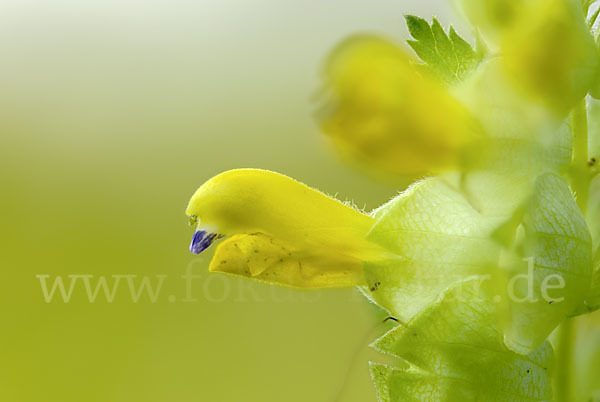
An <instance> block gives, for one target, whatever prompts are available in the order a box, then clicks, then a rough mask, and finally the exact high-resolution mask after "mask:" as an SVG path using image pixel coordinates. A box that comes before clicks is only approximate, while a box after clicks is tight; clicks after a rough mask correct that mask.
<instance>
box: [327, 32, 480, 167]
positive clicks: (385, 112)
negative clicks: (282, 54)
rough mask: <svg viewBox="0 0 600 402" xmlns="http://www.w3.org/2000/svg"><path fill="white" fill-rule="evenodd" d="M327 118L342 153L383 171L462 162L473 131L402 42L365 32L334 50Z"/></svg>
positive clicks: (460, 110) (329, 68) (462, 112)
mask: <svg viewBox="0 0 600 402" xmlns="http://www.w3.org/2000/svg"><path fill="white" fill-rule="evenodd" d="M325 74H326V76H325V79H326V84H327V85H326V93H325V95H324V96H325V99H324V107H323V109H322V110H321V114H320V120H321V123H322V128H323V130H324V132H325V133H326V134H327V135H328V136H329V137H330V138H331V139H332V141H333V143H334V144H335V145H336V146H337V148H338V149H339V150H340V152H341V153H342V154H343V155H344V156H347V157H350V158H351V159H354V160H358V161H359V162H363V163H364V164H365V165H371V166H373V167H374V168H376V169H379V170H380V171H384V172H386V173H392V174H400V175H415V174H423V173H428V172H432V171H433V172H436V171H441V170H444V169H447V168H450V167H454V166H456V165H457V164H458V163H459V162H460V160H461V151H462V149H463V148H464V147H465V145H466V144H467V143H469V142H470V141H471V140H472V138H473V131H474V130H473V128H472V127H471V124H472V122H471V120H470V119H469V117H468V113H467V112H466V109H465V108H464V107H463V106H462V105H461V104H460V103H459V102H458V101H457V100H455V99H454V98H453V97H452V96H451V95H450V94H449V93H448V92H447V91H446V89H445V88H444V87H443V86H442V85H441V84H440V83H438V82H437V81H435V80H434V79H433V78H430V77H429V76H428V75H427V73H426V72H425V71H418V66H416V65H415V64H414V63H413V61H412V60H411V59H410V58H409V57H408V56H407V55H406V54H405V53H404V51H403V50H402V49H400V48H399V47H398V46H396V45H395V44H393V43H391V42H388V41H386V40H383V39H380V38H377V37H371V36H359V37H354V38H351V39H349V40H347V41H345V42H344V43H342V44H341V45H340V46H339V47H338V48H337V49H336V50H334V52H333V53H332V55H331V56H330V57H329V60H328V62H327V65H326V71H325Z"/></svg>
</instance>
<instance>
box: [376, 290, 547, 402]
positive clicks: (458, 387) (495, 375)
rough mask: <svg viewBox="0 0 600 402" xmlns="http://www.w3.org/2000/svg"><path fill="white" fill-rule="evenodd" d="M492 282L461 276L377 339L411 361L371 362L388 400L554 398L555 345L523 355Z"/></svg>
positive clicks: (495, 401)
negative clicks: (509, 340) (505, 328)
mask: <svg viewBox="0 0 600 402" xmlns="http://www.w3.org/2000/svg"><path fill="white" fill-rule="evenodd" d="M488 297H489V294H488V293H487V292H486V289H485V286H484V283H483V281H482V280H481V279H478V278H474V279H470V280H466V281H464V282H461V283H458V284H457V285H456V286H455V287H453V288H452V289H450V290H448V291H447V292H446V293H445V294H444V295H443V296H442V298H441V300H440V301H438V302H437V303H435V304H432V305H431V306H429V307H428V308H427V309H426V310H424V311H423V312H422V313H420V314H419V315H417V316H416V317H415V318H414V319H412V320H411V321H410V322H408V323H407V325H406V326H398V327H396V328H395V329H393V330H391V331H390V332H388V333H387V334H385V335H384V336H383V337H382V338H380V339H379V340H377V341H376V342H375V344H374V347H375V348H376V349H378V350H380V351H382V352H384V353H388V354H391V355H393V356H396V357H398V358H400V359H403V360H405V361H407V362H408V363H409V364H410V367H409V368H408V369H395V368H392V367H389V366H384V365H380V364H372V365H371V374H372V376H373V379H374V382H375V384H376V387H377V390H378V396H379V399H380V401H382V402H395V401H427V402H446V401H482V402H483V401H489V402H504V401H505V402H515V401H523V402H525V401H527V402H529V401H548V400H550V399H551V398H552V366H553V358H552V348H551V347H550V345H549V344H548V343H544V344H543V345H541V346H540V347H539V348H538V349H536V350H535V351H533V352H531V353H529V354H526V355H520V354H518V353H515V352H512V351H510V350H509V349H508V348H506V346H504V344H503V342H502V331H501V329H500V328H499V326H498V323H497V321H496V320H497V317H498V314H497V313H498V311H497V310H496V308H495V307H494V304H493V302H491V301H490V300H489V299H488Z"/></svg>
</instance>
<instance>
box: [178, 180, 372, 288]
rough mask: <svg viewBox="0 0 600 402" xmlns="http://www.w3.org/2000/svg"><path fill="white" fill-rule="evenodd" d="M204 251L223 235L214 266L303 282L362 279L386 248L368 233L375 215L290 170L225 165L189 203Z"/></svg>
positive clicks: (197, 248) (197, 246)
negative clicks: (292, 174)
mask: <svg viewBox="0 0 600 402" xmlns="http://www.w3.org/2000/svg"><path fill="white" fill-rule="evenodd" d="M186 214H187V215H188V216H190V219H191V221H192V222H193V223H197V225H198V228H197V231H196V234H195V235H194V240H193V241H192V245H191V246H190V249H191V251H192V252H195V253H199V252H201V251H203V250H204V249H205V248H207V247H208V246H209V245H210V243H212V242H213V241H214V240H216V239H217V238H218V237H219V236H231V237H229V238H228V239H226V240H224V241H223V242H222V243H221V244H220V245H219V246H218V248H217V250H216V252H215V256H214V257H213V259H212V261H211V263H210V267H209V269H210V271H220V272H226V273H230V274H236V275H241V276H246V277H249V278H252V279H258V280H262V281H267V282H272V283H279V284H284V285H289V286H296V287H332V286H353V285H360V284H362V283H363V274H362V263H363V261H364V260H366V259H373V258H376V256H377V253H378V252H379V249H378V248H377V246H375V245H373V244H371V243H369V242H367V241H366V240H365V239H364V237H365V235H366V234H367V232H368V231H369V230H370V228H371V226H372V225H373V223H374V221H373V219H372V218H371V217H369V216H368V215H365V214H363V213H361V212H359V211H357V210H355V209H354V208H352V207H350V206H348V205H346V204H343V203H342V202H340V201H338V200H336V199H333V198H331V197H328V196H326V195H325V194H323V193H321V192H319V191H317V190H314V189H312V188H310V187H308V186H306V185H304V184H302V183H300V182H298V181H295V180H293V179H291V178H289V177H287V176H284V175H281V174H278V173H274V172H270V171H267V170H258V169H238V170H231V171H228V172H224V173H221V174H219V175H217V176H215V177H213V178H212V179H210V180H209V181H207V182H206V183H204V184H203V185H202V186H201V187H200V188H199V189H198V190H197V191H196V192H195V194H194V195H193V196H192V198H191V200H190V202H189V205H188V207H187V210H186Z"/></svg>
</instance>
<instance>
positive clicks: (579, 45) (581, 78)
mask: <svg viewBox="0 0 600 402" xmlns="http://www.w3.org/2000/svg"><path fill="white" fill-rule="evenodd" d="M502 53H503V60H504V65H505V67H506V71H507V72H508V73H509V76H510V77H511V78H512V79H513V82H514V83H515V84H516V85H517V87H518V88H519V89H521V90H522V91H523V93H524V94H526V95H529V97H531V98H533V99H536V100H538V101H540V103H542V104H544V105H545V106H547V107H548V108H549V109H550V110H552V111H554V112H556V113H558V114H560V115H564V114H566V112H567V111H568V110H569V109H570V108H571V107H572V106H573V105H574V104H575V103H576V102H577V101H578V100H580V99H581V98H583V97H584V96H585V95H586V93H587V92H588V90H589V89H590V87H591V85H592V83H593V81H594V79H595V77H596V75H597V71H598V52H597V49H596V44H595V43H594V38H593V37H592V35H591V33H590V31H589V28H588V26H587V23H586V21H585V16H584V13H583V10H582V8H581V4H580V2H576V3H575V2H573V1H569V0H544V1H543V2H541V3H540V2H539V1H536V2H533V3H532V4H531V5H530V6H529V7H528V8H527V9H526V10H525V11H523V12H522V13H521V15H520V18H519V20H518V22H517V23H515V24H514V27H513V28H512V29H511V30H509V31H508V32H507V33H506V35H505V36H504V38H503V44H502Z"/></svg>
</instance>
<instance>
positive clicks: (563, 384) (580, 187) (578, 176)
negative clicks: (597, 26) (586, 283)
mask: <svg viewBox="0 0 600 402" xmlns="http://www.w3.org/2000/svg"><path fill="white" fill-rule="evenodd" d="M571 132H572V133H573V160H572V164H571V186H572V188H573V191H574V192H575V195H576V196H577V205H579V208H580V209H581V212H582V213H583V214H584V215H585V211H586V208H587V203H588V196H589V188H590V181H591V178H592V175H591V174H590V171H589V170H590V166H589V164H588V163H589V155H588V124H587V105H586V100H585V98H584V99H582V100H581V101H580V102H579V103H578V104H577V105H576V106H575V107H574V108H573V110H572V112H571ZM575 336H576V333H575V327H574V325H573V320H572V319H569V318H567V319H566V320H565V321H564V322H563V323H562V324H561V326H560V328H559V332H558V337H557V341H556V345H555V346H556V366H555V367H556V370H555V374H554V388H555V395H556V401H557V402H572V401H573V400H574V390H575V389H574V384H573V379H574V378H575V376H574V374H573V349H574V347H575Z"/></svg>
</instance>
